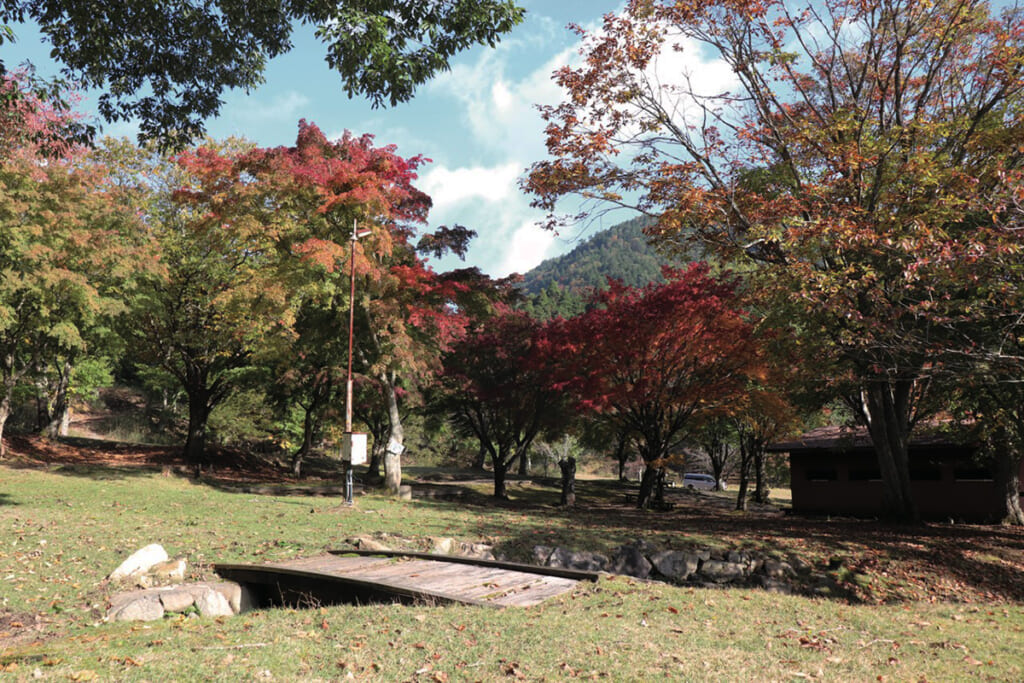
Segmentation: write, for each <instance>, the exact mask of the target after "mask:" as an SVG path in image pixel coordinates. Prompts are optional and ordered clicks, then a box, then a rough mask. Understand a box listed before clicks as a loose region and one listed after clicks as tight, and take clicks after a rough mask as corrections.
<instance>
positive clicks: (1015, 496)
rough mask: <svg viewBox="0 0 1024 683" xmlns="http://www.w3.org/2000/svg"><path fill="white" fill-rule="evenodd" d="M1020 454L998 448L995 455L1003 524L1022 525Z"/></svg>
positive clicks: (1023, 517)
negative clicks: (1001, 499)
mask: <svg viewBox="0 0 1024 683" xmlns="http://www.w3.org/2000/svg"><path fill="white" fill-rule="evenodd" d="M1020 462H1021V456H1020V454H1018V453H1014V452H1013V451H1011V450H1010V449H1008V448H1007V449H1000V450H998V451H997V452H996V456H995V470H996V471H995V475H996V485H997V486H998V487H999V491H1000V495H1001V496H1002V498H1003V520H1002V521H1003V524H1013V525H1016V526H1020V525H1024V511H1021V507H1020Z"/></svg>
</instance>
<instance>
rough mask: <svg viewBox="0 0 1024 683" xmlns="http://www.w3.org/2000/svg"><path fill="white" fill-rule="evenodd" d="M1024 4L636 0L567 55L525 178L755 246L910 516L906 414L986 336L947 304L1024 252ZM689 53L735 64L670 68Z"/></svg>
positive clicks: (543, 188) (741, 254)
mask: <svg viewBox="0 0 1024 683" xmlns="http://www.w3.org/2000/svg"><path fill="white" fill-rule="evenodd" d="M1021 16H1022V15H1021V10H1020V8H1019V7H1016V6H1012V7H1007V8H1005V9H1003V10H1001V11H999V12H998V13H995V12H992V11H990V8H989V6H988V5H987V4H986V3H984V2H979V1H976V0H968V1H966V2H961V1H959V0H939V1H937V2H931V1H927V2H926V1H924V0H870V1H868V2H860V1H854V0H825V1H824V2H820V3H810V4H808V5H806V6H804V7H797V6H794V5H792V4H790V3H787V2H783V1H782V0H768V1H765V2H761V1H756V2H755V1H747V0H736V1H729V2H725V3H720V2H710V1H708V0H694V1H692V2H657V1H654V0H633V1H632V2H630V3H629V4H628V5H627V8H626V11H625V13H623V14H622V15H620V16H609V17H607V18H606V21H605V25H604V27H603V31H602V32H601V33H600V34H595V35H592V36H589V37H587V41H588V43H587V45H588V47H587V48H586V50H585V54H584V64H583V65H582V66H580V67H578V68H575V67H566V68H564V69H562V70H561V71H560V72H559V73H558V75H557V80H558V82H559V83H560V84H561V85H563V86H564V87H565V88H566V89H567V90H568V97H567V99H566V101H565V102H564V103H563V104H561V105H559V106H556V107H550V108H547V109H545V110H544V115H545V117H546V118H547V120H548V122H549V125H548V129H547V130H548V149H549V151H550V152H551V154H552V159H551V160H549V161H544V162H540V163H537V164H535V165H534V166H533V168H532V171H531V174H530V178H529V180H528V181H527V186H528V187H529V188H530V189H531V190H532V191H533V192H535V193H536V194H537V196H538V199H537V204H538V205H540V206H543V207H545V208H548V209H552V210H553V209H554V208H555V203H556V201H557V200H558V198H560V197H562V196H564V195H567V194H583V195H586V196H590V197H597V198H599V199H600V198H604V199H606V200H607V201H609V202H612V203H614V204H619V203H633V204H635V205H636V206H637V207H638V208H639V209H640V210H642V211H644V212H645V213H648V214H650V215H652V216H656V217H657V225H656V226H654V227H653V228H650V229H649V232H650V233H651V234H652V235H654V236H655V237H656V239H658V240H662V241H665V242H675V241H677V240H678V239H679V238H680V237H686V236H691V237H696V238H699V239H701V240H703V241H704V242H706V243H708V244H710V245H713V246H715V247H716V248H717V249H718V250H719V251H720V253H721V254H723V255H724V256H725V257H726V258H731V259H735V260H736V261H741V262H742V263H743V264H744V265H743V266H742V267H743V268H745V269H750V270H751V271H752V272H751V275H750V281H751V286H752V287H753V288H754V289H755V290H757V291H758V292H759V293H760V295H761V297H762V299H763V300H764V301H765V303H766V304H771V305H773V306H774V307H775V308H776V310H778V311H779V312H780V317H785V318H787V319H788V320H789V321H790V322H791V324H792V325H793V327H794V328H795V329H796V330H797V331H798V332H800V334H801V337H802V340H803V344H805V346H806V347H808V348H809V347H810V346H812V345H814V346H815V347H816V348H817V351H818V354H817V356H816V357H817V367H819V368H822V369H823V370H824V371H825V372H827V373H828V374H827V375H826V379H829V380H831V381H832V383H833V391H834V392H835V393H837V394H841V395H843V396H844V398H845V400H846V401H847V402H848V404H849V405H850V407H851V408H852V409H853V411H854V413H855V414H856V416H857V418H858V419H859V420H860V421H861V423H862V424H864V425H865V426H866V427H867V428H868V431H869V432H870V434H871V439H872V442H873V444H874V447H875V451H876V453H877V454H878V460H879V465H880V469H881V472H882V478H883V481H884V491H885V496H884V498H885V500H884V503H885V506H886V508H887V510H888V511H889V512H890V513H891V514H892V515H894V516H897V517H900V518H905V519H913V518H915V517H916V515H917V512H916V507H915V505H914V502H913V498H912V496H911V492H910V475H909V465H908V457H907V446H908V442H909V438H910V434H911V430H912V428H913V425H914V424H915V423H916V422H918V421H919V420H920V419H922V418H923V417H925V416H926V415H927V414H928V413H929V411H930V409H931V408H933V406H934V404H933V403H931V402H930V401H929V398H930V396H929V387H930V385H931V378H932V377H933V376H934V375H935V374H936V373H938V372H940V371H941V370H942V369H943V367H944V362H945V360H946V359H948V357H949V355H950V354H953V355H956V354H958V353H962V352H964V351H965V350H968V349H970V348H971V344H975V345H976V344H977V341H978V340H972V341H968V342H967V344H966V345H964V343H963V339H956V338H955V335H951V334H950V332H949V331H950V326H949V325H948V323H949V322H950V321H952V320H957V319H965V318H970V317H971V316H972V312H973V311H974V310H976V309H975V307H974V305H973V304H974V303H976V302H972V298H973V294H972V293H976V292H979V291H983V290H984V289H985V288H984V287H981V286H980V284H979V283H981V282H985V281H987V280H989V279H990V278H991V277H992V275H991V273H992V272H994V270H992V269H990V270H989V274H986V273H985V272H984V271H983V270H981V269H969V268H966V267H965V266H966V265H967V264H972V263H976V262H978V260H979V258H980V256H981V255H982V254H991V253H992V252H993V251H995V252H999V253H1009V252H1011V251H1012V252H1013V253H1019V252H1017V251H1016V250H1017V247H1016V246H1015V245H1016V243H1017V237H1016V234H1017V231H1018V230H1019V226H1020V211H1019V207H1020V201H1019V199H1020V194H1019V187H1020V168H1021V165H1022V161H1024V155H1022V153H1021V149H1024V145H1022V141H1024V137H1022V136H1024V108H1022V104H1024V68H1022V67H1024V62H1022V60H1024V44H1022V42H1024V34H1022V32H1021V30H1020V27H1021V23H1022V19H1021ZM690 54H699V55H700V56H701V58H702V59H705V60H707V59H713V60H717V61H715V62H713V64H712V65H711V66H710V67H707V68H708V69H709V70H710V69H717V68H720V69H721V74H722V77H721V79H720V81H719V82H717V83H714V84H710V85H709V84H706V83H704V82H703V79H701V78H697V74H695V73H692V72H685V71H684V72H683V73H676V74H674V76H673V77H672V78H664V79H663V78H662V76H664V75H665V74H664V73H660V72H659V64H660V63H661V62H663V61H664V60H666V59H669V58H670V57H671V56H679V55H682V57H683V58H684V59H685V58H686V56H687V55H690ZM977 278H981V279H980V280H978V279H977Z"/></svg>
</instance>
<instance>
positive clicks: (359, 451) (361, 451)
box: [341, 432, 366, 465]
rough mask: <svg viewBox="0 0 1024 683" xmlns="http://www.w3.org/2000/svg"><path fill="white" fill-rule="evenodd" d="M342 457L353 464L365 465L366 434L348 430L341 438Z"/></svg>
mask: <svg viewBox="0 0 1024 683" xmlns="http://www.w3.org/2000/svg"><path fill="white" fill-rule="evenodd" d="M341 459H342V460H344V461H345V462H347V463H351V464H353V465H365V464H366V434H363V433H360V432H346V433H345V434H344V435H343V436H342V439H341Z"/></svg>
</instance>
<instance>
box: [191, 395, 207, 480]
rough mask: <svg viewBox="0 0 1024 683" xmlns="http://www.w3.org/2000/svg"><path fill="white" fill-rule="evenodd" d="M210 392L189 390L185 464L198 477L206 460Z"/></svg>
mask: <svg viewBox="0 0 1024 683" xmlns="http://www.w3.org/2000/svg"><path fill="white" fill-rule="evenodd" d="M211 410H212V406H210V400H209V392H207V391H206V390H205V389H195V388H194V389H193V390H192V391H189V392H188V437H187V438H186V440H185V464H186V465H187V466H189V467H191V468H192V470H193V473H194V475H195V476H196V477H198V476H199V475H200V474H201V473H202V471H203V466H204V465H207V464H208V463H207V460H206V423H207V420H208V419H209V417H210V411H211Z"/></svg>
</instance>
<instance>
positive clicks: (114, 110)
mask: <svg viewBox="0 0 1024 683" xmlns="http://www.w3.org/2000/svg"><path fill="white" fill-rule="evenodd" d="M522 18H523V10H522V9H521V8H519V7H517V6H516V5H515V4H513V3H512V2H510V1H509V0H453V1H450V2H423V1H421V0H383V1H382V0H373V1H368V0H342V1H340V2H337V1H336V2H319V1H317V2H313V1H309V0H299V1H295V2H281V0H254V1H250V2H232V1H230V0H215V1H213V2H195V1H194V0H178V1H176V2H154V1H153V0H119V1H118V2H100V3H81V2H73V1H71V0H4V2H0V28H2V29H3V32H2V33H0V44H2V43H3V42H4V40H14V39H15V38H16V31H15V30H13V29H15V28H16V27H15V26H14V24H15V23H19V22H24V21H27V20H30V21H33V22H35V23H36V24H38V26H39V29H40V31H41V32H42V34H43V36H45V38H46V40H47V41H48V42H49V43H50V45H51V48H52V49H51V55H52V56H53V58H54V59H55V60H57V61H58V62H60V63H61V64H63V65H64V75H65V76H66V77H67V78H68V79H72V80H74V81H75V82H78V83H80V84H82V85H83V86H85V87H91V88H98V89H102V90H103V91H104V92H103V94H102V95H101V96H100V98H99V103H98V104H99V110H100V113H101V114H102V115H103V117H104V118H106V119H107V120H108V121H120V120H125V119H131V118H138V119H139V120H140V127H141V134H140V135H141V138H142V139H160V140H162V141H163V142H164V143H165V144H169V145H174V146H177V147H181V146H184V145H185V144H187V143H188V142H189V141H191V140H194V139H196V138H198V137H200V136H201V135H202V134H203V130H204V127H203V120H204V119H206V118H209V117H211V116H216V114H217V112H218V111H219V110H220V106H221V104H222V102H223V96H224V91H225V90H229V89H235V88H240V89H243V90H250V89H252V88H254V87H256V86H257V85H259V84H260V83H261V82H262V81H263V71H264V68H265V67H266V63H267V61H268V60H270V59H272V58H274V57H276V56H278V55H281V54H284V53H286V52H288V51H289V50H290V49H291V48H292V42H291V34H292V30H293V27H294V25H295V24H298V23H301V24H312V25H314V26H316V27H317V37H318V38H319V39H320V40H321V41H322V42H323V43H324V44H325V45H326V61H327V64H328V65H329V66H330V67H331V68H332V69H334V70H335V71H337V72H338V73H339V75H340V76H341V80H342V84H343V86H344V88H345V91H346V92H347V93H348V94H349V95H350V96H352V95H356V94H359V95H365V96H367V97H369V98H370V100H371V101H372V102H373V104H374V105H375V106H377V105H380V104H383V103H385V102H386V103H389V104H391V105H395V104H397V103H399V102H404V101H406V100H408V99H409V98H411V97H412V95H413V92H414V90H415V89H416V87H417V86H418V85H420V84H422V83H424V82H425V81H427V80H428V79H429V78H430V77H431V76H433V75H434V74H436V73H437V72H439V71H444V70H447V69H448V60H449V59H450V58H451V57H452V56H453V55H455V54H456V53H458V52H459V51H461V50H464V49H466V48H468V47H471V46H473V45H476V44H487V45H490V46H492V47H493V46H494V45H495V44H496V43H497V41H498V39H499V37H500V36H501V35H502V34H503V33H507V32H508V31H510V30H511V29H512V28H513V27H514V26H515V25H516V24H518V23H519V22H520V21H521V20H522ZM3 72H4V63H3V62H2V61H0V75H2V74H3ZM0 104H2V103H0Z"/></svg>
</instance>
